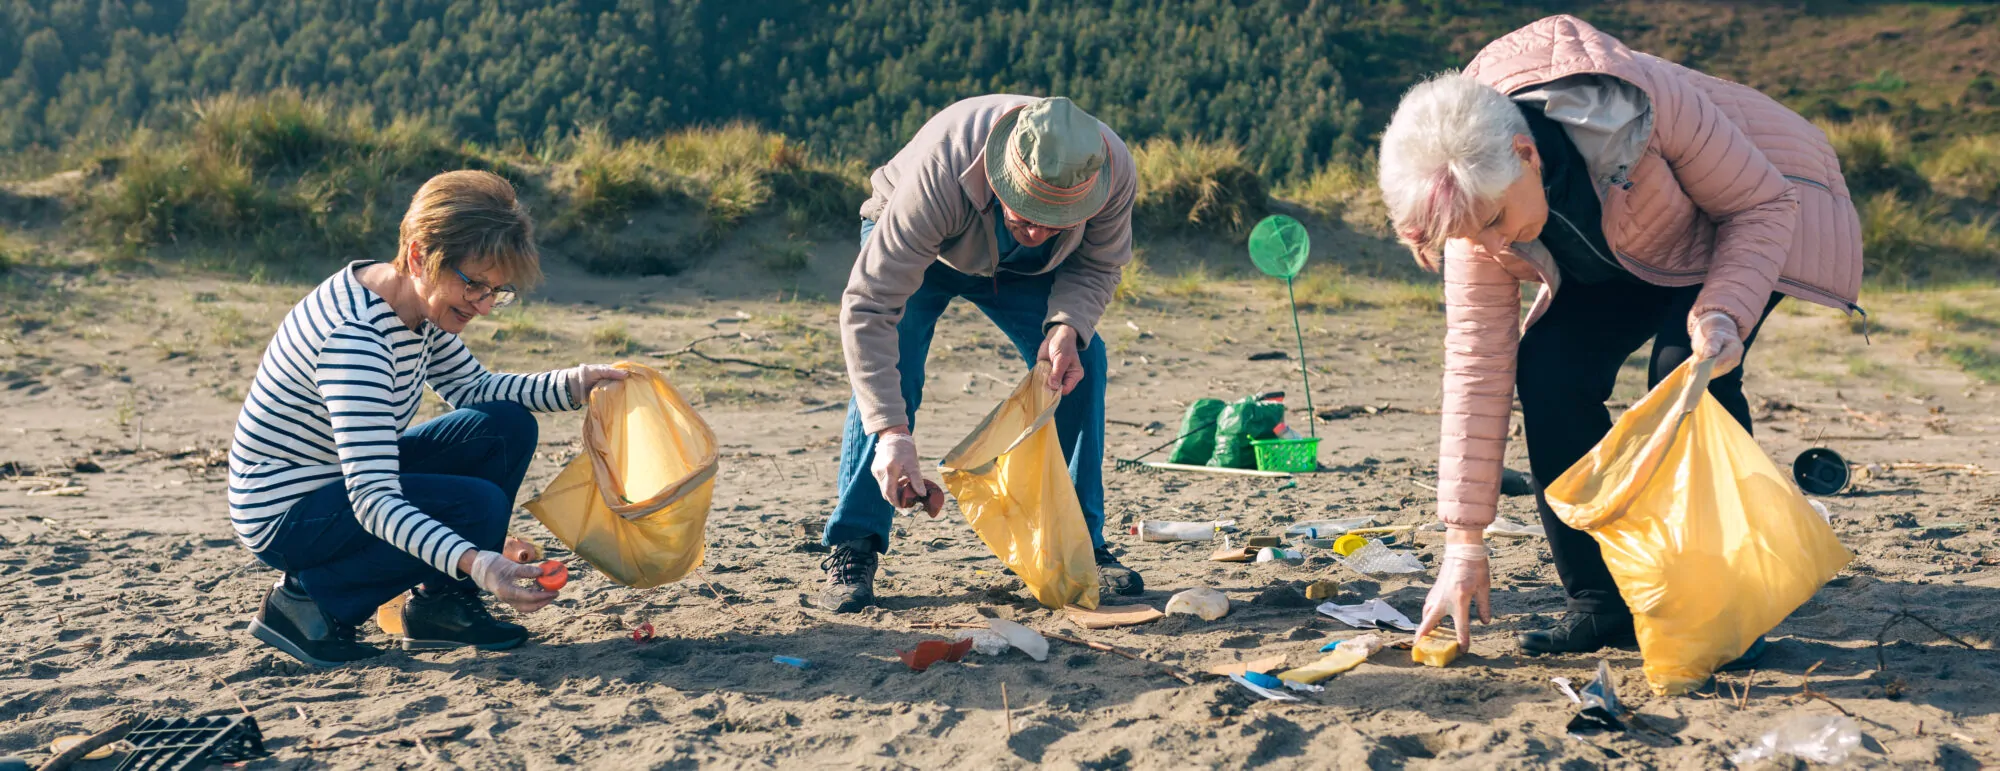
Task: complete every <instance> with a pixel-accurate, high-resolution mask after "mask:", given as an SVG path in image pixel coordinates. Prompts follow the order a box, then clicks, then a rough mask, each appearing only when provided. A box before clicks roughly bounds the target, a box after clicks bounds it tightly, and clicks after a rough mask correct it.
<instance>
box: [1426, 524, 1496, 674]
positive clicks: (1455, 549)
mask: <svg viewBox="0 0 2000 771" xmlns="http://www.w3.org/2000/svg"><path fill="white" fill-rule="evenodd" d="M1492 591H1493V570H1492V568H1491V567H1490V566H1488V564H1487V561H1486V547H1485V546H1482V545H1479V544H1476V543H1450V544H1445V547H1444V564H1443V565H1441V566H1439V567H1438V580H1437V584H1436V585H1434V586H1432V587H1431V593H1430V596H1428V597H1425V598H1424V623H1423V624H1422V625H1421V626H1418V627H1417V639H1419V640H1421V639H1423V638H1424V635H1427V634H1430V633H1431V630H1432V629H1436V628H1437V627H1438V624H1439V623H1441V622H1443V621H1444V618H1445V615H1446V614H1450V616H1451V622H1452V625H1453V626H1455V627H1457V630H1458V649H1459V650H1460V651H1470V650H1472V625H1471V624H1469V623H1467V621H1468V619H1467V618H1466V617H1467V616H1468V615H1469V614H1470V612H1471V610H1472V606H1473V605H1474V604H1477V605H1478V606H1479V620H1480V621H1481V622H1482V623H1487V624H1491V623H1493V605H1492V598H1491V596H1490V595H1491V594H1492Z"/></svg>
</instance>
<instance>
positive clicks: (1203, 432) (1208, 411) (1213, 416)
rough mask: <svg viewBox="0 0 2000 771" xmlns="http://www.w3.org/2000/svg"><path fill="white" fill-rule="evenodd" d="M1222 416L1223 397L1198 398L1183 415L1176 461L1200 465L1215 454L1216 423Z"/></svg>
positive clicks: (1175, 446) (1173, 457)
mask: <svg viewBox="0 0 2000 771" xmlns="http://www.w3.org/2000/svg"><path fill="white" fill-rule="evenodd" d="M1221 417H1222V400H1221V399H1196V400H1195V401H1194V403H1193V404H1190V405H1188V408H1187V414H1186V415H1184V416H1182V417H1181V439H1180V441H1178V442H1175V443H1174V453H1173V456H1172V457H1170V458H1168V460H1169V461H1172V462H1174V463H1182V464H1186V465H1190V466H1199V465H1202V464H1204V463H1207V462H1208V459H1209V458H1212V457H1214V456H1215V424H1216V421H1217V420H1218V419H1220V418H1221Z"/></svg>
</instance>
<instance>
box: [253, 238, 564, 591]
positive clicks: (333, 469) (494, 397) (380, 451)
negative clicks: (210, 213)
mask: <svg viewBox="0 0 2000 771" xmlns="http://www.w3.org/2000/svg"><path fill="white" fill-rule="evenodd" d="M367 264H368V263H366V262H357V263H354V264H351V265H349V266H347V268H346V269H344V270H342V271H340V272H339V273H337V274H334V275H333V277H331V278H328V279H327V280H326V281H325V282H324V283H321V284H320V285H319V287H318V288H316V289H314V290H313V292H312V294H309V295H307V296H306V298H305V299H303V300H300V301H299V304H298V305H297V306H295V307H293V308H292V311H291V313H289V314H287V315H286V316H285V321H284V323H283V324H281V325H279V327H278V332H277V334H276V335H274V336H273V337H272V338H271V342H270V345H269V346H268V347H266V348H265V350H264V359H263V362H262V363H261V364H259V365H258V367H257V379H256V381H255V382H253V383H252V384H251V386H250V394H249V396H248V397H247V398H245V399H244V401H243V412H242V413H241V414H240V415H239V416H238V417H237V419H236V437H235V441H234V443H233V444H232V445H231V447H230V448H229V518H230V519H231V520H232V522H233V523H234V524H235V527H236V535H237V537H238V538H240V539H241V540H242V541H243V543H244V544H245V545H246V546H249V547H250V548H251V549H252V550H254V551H262V550H263V549H264V548H265V547H266V546H267V545H268V544H269V543H270V540H271V538H272V536H274V535H276V533H277V532H278V525H279V523H280V522H282V521H283V519H284V517H285V513H286V511H287V510H289V509H290V508H291V507H292V504H293V503H295V502H297V501H298V499H300V498H302V497H304V496H305V495H306V494H308V493H311V492H313V491H314V490H317V489H319V488H321V487H324V486H326V485H329V484H337V483H338V484H345V485H346V487H347V495H348V500H349V501H350V502H351V503H352V504H353V507H354V515H355V517H356V518H357V519H359V520H360V522H361V525H362V527H363V528H365V529H366V530H367V531H368V532H369V533H372V534H374V535H375V536H376V537H378V538H381V539H382V540H385V541H388V542H390V543H392V544H395V545H396V547H397V548H399V549H402V550H403V551H405V552H408V553H410V554H411V555H414V556H415V557H417V558H418V559H421V560H423V561H424V562H426V563H428V564H430V565H431V566H433V567H436V568H437V569H438V570H439V571H442V572H443V573H445V574H446V575H450V576H457V575H458V570H457V565H458V559H459V556H460V555H462V554H464V553H465V552H466V551H468V550H471V549H472V548H473V545H472V543H471V542H470V541H467V540H465V539H464V538H462V537H460V536H459V534H457V533H455V532H452V530H451V528H449V527H446V526H444V525H443V524H441V523H439V522H438V521H436V520H434V519H431V518H430V517H429V516H428V515H426V514H424V512H422V511H421V510H419V509H417V507H416V506H414V505H411V503H410V502H409V500H407V499H405V498H404V497H403V486H402V480H401V477H400V476H399V474H400V463H399V461H398V458H397V440H398V439H400V438H401V436H402V433H403V429H405V428H408V427H409V425H410V421H411V420H412V419H414V418H415V417H416V412H417V404H418V401H419V398H420V397H421V396H422V393H423V386H424V385H425V384H426V383H428V384H429V385H430V387H431V389H432V390H434V391H436V392H437V394H438V396H439V397H441V398H443V399H444V401H445V402H446V403H448V404H450V405H452V407H454V408H457V407H462V406H465V405H468V404H478V403H481V402H494V401H511V402H518V403H520V404H521V405H523V406H526V407H527V408H528V409H530V410H534V411H537V412H554V411H558V410H575V409H580V408H581V407H582V405H581V404H579V403H577V402H576V401H575V400H574V399H573V398H572V396H571V393H570V383H571V381H572V380H573V379H574V378H575V377H577V374H578V373H577V370H575V369H566V370H554V371H550V372H544V373H541V374H537V375H500V374H494V373H492V372H488V371H486V368H485V367H484V366H482V365H481V364H480V363H479V360H478V359H476V358H474V357H473V355H472V352H471V351H469V350H466V347H465V344H464V343H463V342H462V341H460V340H459V338H458V336H457V335H454V334H451V333H449V332H445V331H444V330H441V329H438V328H437V327H436V326H433V325H431V324H430V323H429V322H425V323H424V325H423V327H422V329H414V330H413V329H410V328H409V327H408V326H405V325H404V324H403V322H402V320H401V319H399V318H397V316H396V312H395V311H394V310H392V309H390V307H389V303H388V302H387V301H384V300H383V299H382V298H381V297H380V296H378V295H376V294H375V293H374V292H373V291H370V290H369V289H368V288H367V287H365V286H363V285H362V284H361V281H360V279H359V278H358V275H357V273H358V271H359V270H360V269H361V268H362V267H363V266H365V265H367Z"/></svg>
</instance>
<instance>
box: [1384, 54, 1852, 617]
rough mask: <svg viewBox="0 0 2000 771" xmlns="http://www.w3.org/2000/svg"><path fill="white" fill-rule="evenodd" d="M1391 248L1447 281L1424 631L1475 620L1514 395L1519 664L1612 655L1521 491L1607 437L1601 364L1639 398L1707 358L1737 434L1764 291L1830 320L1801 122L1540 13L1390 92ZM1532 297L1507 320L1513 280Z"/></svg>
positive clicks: (1591, 547) (1834, 190) (1607, 579)
mask: <svg viewBox="0 0 2000 771" xmlns="http://www.w3.org/2000/svg"><path fill="white" fill-rule="evenodd" d="M1380 166H1381V180H1380V182H1381V187H1382V194H1383V198H1384V200H1385V201H1386V202H1387V204H1388V206H1389V211H1390V216H1391V218H1392V219H1393V220H1394V222H1395V226H1396V230H1397V233H1398V236H1399V237H1400V238H1401V239H1402V240H1403V241H1404V242H1405V243H1406V244H1408V245H1409V246H1410V247H1411V248H1412V249H1413V250H1414V251H1415V252H1416V254H1417V259H1418V260H1419V262H1422V263H1424V264H1425V266H1426V267H1429V268H1432V269H1436V270H1442V272H1443V273H1444V282H1445V304H1446V331H1445V361H1444V369H1445V375H1444V406H1443V414H1444V425H1443V430H1442V435H1441V439H1440V442H1439V453H1438V456H1439V457H1438V514H1439V516H1440V517H1441V518H1442V519H1443V520H1444V522H1445V524H1446V525H1447V527H1448V531H1447V543H1446V547H1445V559H1444V562H1443V564H1442V567H1441V568H1440V571H1439V578H1438V583H1437V586H1436V587H1435V588H1433V589H1432V591H1431V595H1430V598H1429V600H1428V601H1427V602H1426V603H1425V608H1424V624H1423V628H1422V629H1421V630H1420V633H1428V632H1429V631H1430V629H1431V628H1433V627H1435V626H1437V625H1438V623H1439V622H1440V621H1441V620H1442V619H1443V618H1444V616H1446V615H1450V616H1452V618H1453V619H1454V621H1455V623H1456V625H1457V627H1458V636H1459V640H1460V643H1461V644H1463V645H1469V644H1470V637H1469V635H1468V633H1467V626H1466V623H1465V622H1466V616H1467V615H1468V611H1469V610H1470V608H1471V607H1472V606H1473V605H1477V606H1478V608H1479V611H1480V615H1481V617H1482V618H1487V617H1490V615H1491V612H1490V610H1489V609H1488V607H1487V602H1488V598H1487V595H1488V590H1489V580H1490V578H1489V573H1488V568H1487V562H1486V550H1485V547H1484V545H1483V537H1484V531H1485V528H1486V526H1487V525H1488V524H1490V523H1491V522H1492V521H1493V518H1494V513H1495V510H1496V505H1497V503H1498V498H1499V480H1500V472H1501V458H1502V456H1503V455H1504V453H1505V450H1506V441H1507V426H1508V419H1509V415H1510V412H1511V407H1512V403H1513V397H1514V394H1515V392H1516V390H1518V391H1519V394H1520V399H1521V412H1522V420H1523V424H1524V425H1523V428H1524V429H1525V434H1526V437H1527V444H1528V462H1529V465H1530V467H1531V469H1532V471H1533V473H1534V476H1535V479H1536V488H1537V496H1536V500H1537V504H1538V505H1539V508H1540V510H1541V518H1542V524H1543V526H1544V527H1545V528H1546V529H1547V530H1548V534H1549V545H1550V549H1551V551H1552V552H1553V553H1554V556H1555V563H1556V570H1557V572H1558V573H1559V574H1560V576H1561V577H1562V582H1563V589H1564V591H1565V592H1566V593H1567V595H1568V597H1569V608H1568V609H1569V611H1570V612H1569V613H1568V614H1567V615H1566V616H1565V618H1564V620H1563V622H1562V623H1561V624H1559V625H1558V626H1557V627H1555V628H1554V629H1550V630H1543V631H1535V632H1529V633H1527V634H1525V635H1523V636H1522V637H1521V647H1522V649H1523V650H1524V651H1527V652H1530V653H1557V652H1587V651H1594V650H1597V649H1599V648H1601V647H1603V646H1605V645H1621V644H1622V645H1630V644H1631V643H1632V618H1631V612H1630V611H1629V610H1628V609H1627V608H1626V607H1625V603H1624V601H1623V599H1621V598H1620V597H1619V594H1618V588H1617V585H1616V584H1615V583H1614V582H1613V581H1612V579H1611V575H1610V573H1609V572H1607V571H1606V569H1605V566H1604V560H1603V558H1602V557H1601V556H1600V555H1599V553H1598V550H1597V544H1596V542H1595V541H1594V540H1592V538H1591V537H1590V535H1589V534H1587V533H1584V532H1580V531H1577V530H1574V529H1571V528H1569V527H1567V526H1565V525H1564V524H1563V523H1562V521H1561V520H1559V519H1557V518H1556V516H1555V513H1554V512H1553V511H1551V510H1550V508H1549V506H1548V503H1547V501H1546V500H1545V499H1543V498H1542V497H1541V495H1540V488H1541V485H1542V484H1543V483H1545V482H1546V481H1549V480H1553V479H1555V478H1556V477H1558V476H1560V475H1561V474H1562V473H1563V471H1564V470H1566V469H1568V468H1569V467H1570V465H1571V464H1574V463H1575V462H1576V461H1577V460H1578V459H1580V458H1582V457H1583V456H1584V455H1585V454H1586V453H1588V452H1589V451H1590V449H1591V447H1593V446H1595V445H1596V444H1597V442H1598V441H1599V440H1600V439H1602V438H1604V435H1605V434H1606V433H1607V432H1609V431H1610V429H1611V416H1610V412H1609V411H1608V410H1607V409H1606V408H1605V405H1604V403H1605V400H1607V399H1609V398H1610V396H1611V391H1612V386H1613V382H1614V380H1615V379H1616V377H1617V374H1618V370H1619V367H1620V366H1621V365H1622V364H1623V363H1624V362H1625V360H1626V358H1627V357H1629V356H1630V355H1631V354H1632V353H1633V352H1634V351H1636V350H1638V349H1639V347H1640V346H1641V345H1644V344H1645V342H1646V341H1647V340H1649V339H1650V340H1652V341H1653V351H1652V360H1651V368H1650V372H1649V385H1650V384H1656V383H1658V382H1659V380H1660V379H1661V378H1663V377H1665V376H1666V375H1667V374H1668V373H1669V372H1671V371H1672V370H1673V369H1674V368H1675V367H1676V366H1678V365H1679V364H1680V363H1681V362H1683V361H1685V360H1686V359H1688V358H1689V357H1690V356H1700V357H1703V358H1715V359H1716V360H1717V366H1716V369H1715V371H1716V377H1715V379H1714V381H1713V382H1712V383H1711V384H1710V386H1709V392H1710V394H1712V395H1713V396H1714V397H1715V399H1716V400H1717V401H1718V402H1720V403H1721V404H1722V405H1723V407H1724V408H1726V409H1727V410H1728V411H1729V413H1730V414H1731V415H1733V416H1735V417H1736V419H1737V420H1738V421H1740V422H1741V423H1742V424H1743V425H1744V427H1745V428H1748V427H1749V426H1750V409H1749V405H1748V403H1747V401H1746V400H1745V399H1744V396H1743V375H1742V370H1741V368H1740V367H1739V364H1740V363H1741V362H1742V360H1743V356H1744V354H1745V352H1746V351H1747V349H1748V347H1749V346H1750V344H1751V343H1752V342H1754V341H1755V340H1756V337H1757V329H1758V327H1759V326H1760V325H1761V323H1762V322H1763V320H1764V318H1765V317H1767V316H1769V315H1770V313H1771V310H1772V309H1773V308H1774V307H1776V306H1777V304H1778V302H1779V300H1780V299H1781V298H1782V297H1784V296H1787V295H1789V296H1792V297H1796V298H1799V299H1803V300H1808V301H1811V302H1815V303H1820V304H1823V305H1827V306H1829V307H1833V308H1836V309H1839V310H1842V311H1859V310H1860V308H1859V307H1858V306H1857V305H1855V301H1856V298H1857V295H1858V293H1859V291H1860V286H1861V237H1860V234H1861V226H1860V218H1859V217H1858V216H1857V215H1856V213H1855V209H1854V204H1853V201H1852V200H1851V199H1850V198H1849V196H1848V192H1847V184H1846V182H1845V181H1844V180H1843V179H1842V177H1841V174H1840V164H1839V161H1838V160H1837V159H1836V157H1835V156H1834V152H1833V149H1832V147H1831V146H1830V145H1829V144H1828V143H1827V141H1826V137H1825V135H1824V134H1822V133H1821V132H1820V131H1819V130H1818V129H1816V128H1814V127H1813V126H1812V124H1811V123H1808V122H1807V121H1806V120H1805V119H1803V118H1801V117H1799V116H1798V115H1797V114H1795V113H1793V112H1791V111H1790V110H1787V109H1785V108H1784V107H1783V106H1782V105H1779V104H1778V103H1777V102H1776V101H1773V100H1772V99H1770V98H1769V97H1766V96H1764V95H1763V94H1761V93H1758V92H1757V91H1756V90H1754V89H1751V88H1747V87H1745V86H1741V85H1738V84H1735V83H1730V82H1728V81H1724V80H1720V79H1717V78H1712V77H1709V76H1707V75H1703V74H1701V73H1698V72H1695V71H1693V70H1689V69H1687V68H1685V67H1681V66H1679V65H1677V64H1674V63H1672V62H1668V61H1665V60H1663V59H1659V58H1656V57H1653V56H1650V55H1647V54H1643V53H1639V52H1636V51H1633V50H1631V49H1630V48H1627V47H1625V45H1624V44H1623V43H1620V42H1619V41H1618V40H1617V39H1615V38H1612V37H1611V36H1609V35H1606V34H1604V33H1602V32H1599V31H1598V30H1597V29H1595V28H1593V27H1591V26H1590V25H1588V24H1586V23H1584V22H1583V21H1581V20H1579V19H1576V18H1574V17H1570V16H1553V17H1550V18H1546V19H1542V20H1541V21H1537V22H1535V23H1534V24H1531V25H1529V26H1527V27H1524V28H1522V29H1520V30H1517V31H1515V32H1513V33H1511V34H1509V35H1507V36H1506V37H1503V38H1501V39H1499V40H1497V41H1494V42H1493V43H1492V44H1490V45H1488V46H1487V47H1486V48H1485V49H1483V50H1481V51H1480V52H1479V55H1478V56H1477V57H1475V58H1474V59H1473V61H1472V63H1471V64H1470V65H1468V66H1467V67H1466V68H1465V70H1464V71H1463V72H1460V73H1454V74H1446V75H1442V76H1439V77H1436V78H1434V79H1432V80H1429V81H1427V82H1425V83H1422V84H1420V85H1418V86H1416V87H1415V88H1412V89H1411V90H1410V92H1409V93H1407V94H1405V95H1404V97H1403V101H1402V104H1401V105H1400V106H1399V107H1398V108H1397V110H1396V114H1395V117H1394V118H1393V119H1392V120H1391V121H1390V124H1389V128H1388V130H1387V131H1386V132H1385V133H1384V135H1383V137H1382V153H1381V164H1380ZM1524 281H1528V282H1536V283H1539V284H1540V285H1541V290H1540V293H1539V296H1537V297H1536V299H1535V303H1534V307H1533V308H1532V309H1531V310H1530V311H1529V313H1528V315H1527V319H1526V322H1525V323H1523V322H1522V320H1521V291H1520V285H1521V282H1524Z"/></svg>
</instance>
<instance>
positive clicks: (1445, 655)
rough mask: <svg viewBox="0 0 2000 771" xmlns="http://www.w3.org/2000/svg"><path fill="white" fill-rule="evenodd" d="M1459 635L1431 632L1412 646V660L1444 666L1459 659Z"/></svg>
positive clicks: (1423, 663) (1428, 664)
mask: <svg viewBox="0 0 2000 771" xmlns="http://www.w3.org/2000/svg"><path fill="white" fill-rule="evenodd" d="M1458 654H1459V650H1458V635H1455V634H1439V633H1438V632H1435V631H1433V632H1431V633H1430V635H1429V636H1427V637H1423V638H1421V639H1419V640H1417V642H1416V644H1415V645H1412V646H1410V660H1411V661H1414V662H1417V663H1418V664H1422V665H1424V666H1427V667H1442V666H1447V665H1449V664H1451V662H1453V661H1457V660H1458Z"/></svg>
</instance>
